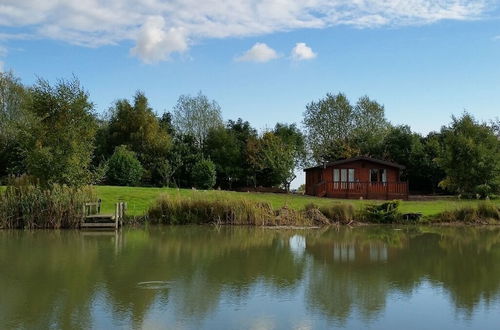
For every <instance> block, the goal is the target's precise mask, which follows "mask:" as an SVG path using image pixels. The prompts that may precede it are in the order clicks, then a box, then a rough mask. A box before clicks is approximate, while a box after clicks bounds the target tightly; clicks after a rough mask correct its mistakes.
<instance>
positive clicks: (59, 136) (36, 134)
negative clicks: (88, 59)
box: [26, 78, 97, 186]
mask: <svg viewBox="0 0 500 330" xmlns="http://www.w3.org/2000/svg"><path fill="white" fill-rule="evenodd" d="M29 101H30V102H29V104H28V110H29V111H30V113H31V114H32V115H33V116H34V117H35V118H36V119H35V123H34V124H33V126H32V127H31V131H30V135H31V136H30V138H29V140H28V141H29V144H30V146H29V149H28V150H26V154H27V155H26V163H27V168H28V172H29V173H30V174H33V175H35V176H36V177H38V178H39V179H41V180H42V181H43V182H45V183H62V184H68V185H72V186H73V185H83V184H86V183H89V182H91V181H92V172H91V170H90V163H91V160H92V153H93V151H94V138H95V132H96V128H97V125H96V118H95V116H94V106H93V104H92V103H91V102H90V101H89V95H88V93H87V92H86V91H85V90H84V89H83V88H82V87H81V86H80V82H79V81H78V79H76V78H73V79H72V80H59V81H58V82H57V83H56V84H55V85H54V86H51V85H50V84H49V82H48V81H46V80H43V79H39V80H38V81H37V83H36V84H35V85H34V86H33V87H32V88H31V89H30V100H29Z"/></svg>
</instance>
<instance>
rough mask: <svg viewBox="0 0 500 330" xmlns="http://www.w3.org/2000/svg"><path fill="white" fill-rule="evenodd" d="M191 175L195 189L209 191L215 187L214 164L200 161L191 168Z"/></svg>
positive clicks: (206, 160)
mask: <svg viewBox="0 0 500 330" xmlns="http://www.w3.org/2000/svg"><path fill="white" fill-rule="evenodd" d="M191 175H192V179H193V184H194V186H195V188H198V189H211V188H213V186H214V185H215V178H216V173H215V164H214V163H213V162H212V161H211V160H208V159H202V160H200V161H199V162H197V163H196V164H195V165H194V166H193V171H192V173H191Z"/></svg>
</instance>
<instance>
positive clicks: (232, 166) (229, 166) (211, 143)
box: [205, 127, 243, 189]
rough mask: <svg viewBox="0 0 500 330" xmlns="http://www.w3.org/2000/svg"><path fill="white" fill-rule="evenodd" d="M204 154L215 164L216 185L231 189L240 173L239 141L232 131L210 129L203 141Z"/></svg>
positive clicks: (217, 128) (222, 128) (223, 128)
mask: <svg viewBox="0 0 500 330" xmlns="http://www.w3.org/2000/svg"><path fill="white" fill-rule="evenodd" d="M205 150H206V152H205V154H206V155H208V156H209V157H210V160H212V161H213V163H214V164H215V169H216V172H217V184H218V185H219V186H220V187H222V188H228V189H231V188H232V185H233V182H234V181H236V180H238V178H239V177H240V176H241V171H242V165H243V164H242V163H241V160H242V157H241V154H240V152H241V150H240V144H239V141H238V139H237V137H236V135H235V134H234V132H233V131H231V130H230V129H228V128H226V127H216V128H212V129H211V130H210V131H209V133H208V135H207V138H206V141H205Z"/></svg>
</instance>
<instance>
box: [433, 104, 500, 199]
mask: <svg viewBox="0 0 500 330" xmlns="http://www.w3.org/2000/svg"><path fill="white" fill-rule="evenodd" d="M441 134H442V135H443V150H442V153H441V155H440V157H439V158H438V161H439V164H440V165H441V166H442V168H443V169H444V171H445V173H446V178H445V179H444V180H443V181H442V182H441V183H440V184H441V186H442V187H444V188H446V189H448V190H450V191H453V192H456V193H459V194H465V195H473V194H479V195H481V196H483V197H484V196H487V195H489V194H491V193H498V191H499V187H500V140H499V139H498V137H497V136H496V135H495V132H494V129H493V128H492V127H491V126H489V125H487V124H485V123H479V122H477V121H476V120H475V119H474V117H473V116H472V115H470V114H468V113H464V114H463V115H462V116H461V117H459V118H456V117H454V116H453V117H452V122H451V124H450V125H449V126H447V127H443V128H442V130H441Z"/></svg>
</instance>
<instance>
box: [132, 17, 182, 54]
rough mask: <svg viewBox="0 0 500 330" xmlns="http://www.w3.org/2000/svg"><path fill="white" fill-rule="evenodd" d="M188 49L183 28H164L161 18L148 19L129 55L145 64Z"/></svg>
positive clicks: (163, 21)
mask: <svg viewBox="0 0 500 330" xmlns="http://www.w3.org/2000/svg"><path fill="white" fill-rule="evenodd" d="M187 48H188V42H187V39H186V34H185V31H184V29H183V28H166V27H165V20H164V19H163V17H161V16H155V17H150V18H148V20H147V21H146V23H144V25H143V26H142V27H141V29H140V30H139V33H138V35H137V39H136V45H135V47H134V48H132V49H131V53H132V54H133V55H136V56H137V57H139V58H141V59H142V60H143V61H144V62H146V63H155V62H158V61H162V60H166V59H168V58H169V56H170V54H171V53H172V52H183V51H185V50H186V49H187Z"/></svg>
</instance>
